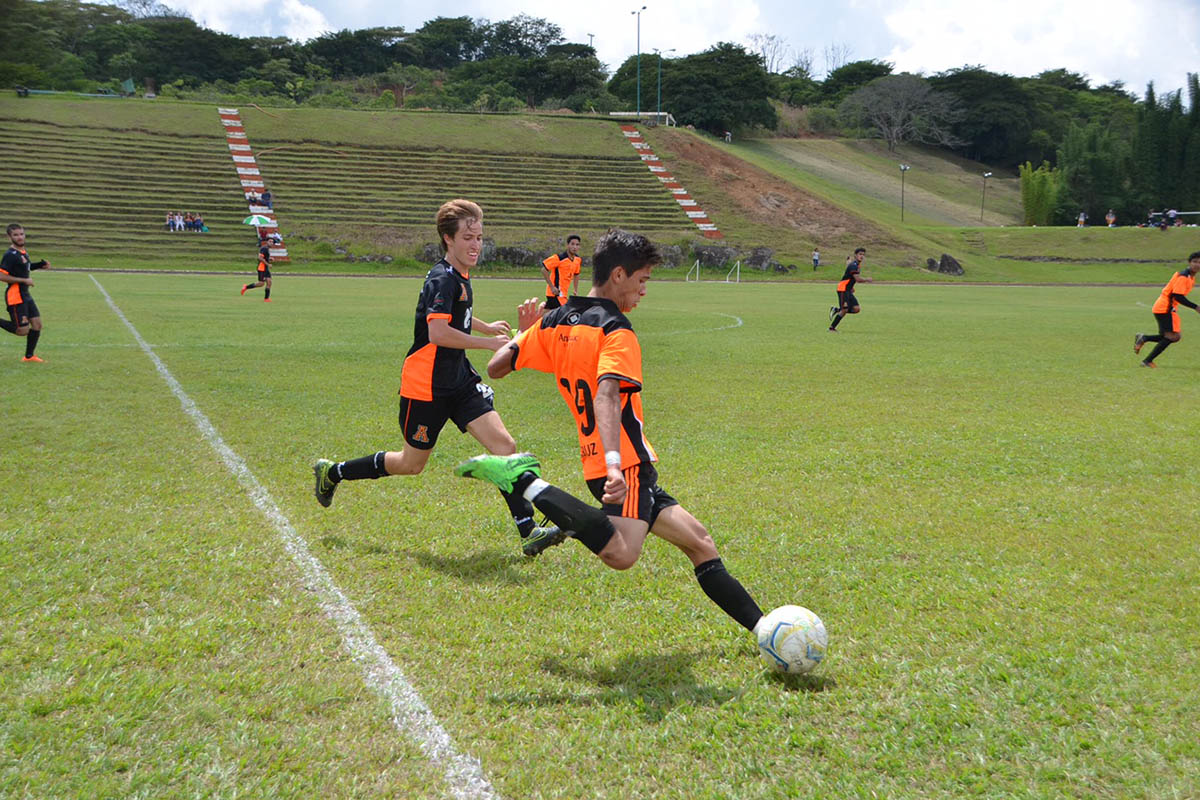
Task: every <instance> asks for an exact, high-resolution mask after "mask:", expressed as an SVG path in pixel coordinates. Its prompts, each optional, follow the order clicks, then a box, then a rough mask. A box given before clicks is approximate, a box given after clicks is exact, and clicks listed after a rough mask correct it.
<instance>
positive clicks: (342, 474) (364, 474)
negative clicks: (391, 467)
mask: <svg viewBox="0 0 1200 800" xmlns="http://www.w3.org/2000/svg"><path fill="white" fill-rule="evenodd" d="M384 455H385V453H384V451H382V450H380V451H379V452H378V453H376V454H375V455H373V456H363V457H362V458H352V459H350V460H349V461H343V462H341V463H340V464H336V465H335V466H334V468H333V469H331V470H330V471H329V477H330V478H333V473H334V471H336V472H337V475H338V478H337V480H340V481H361V480H363V479H370V480H375V479H376V478H385V477H387V474H388V471H387V469H385V468H384V466H383V459H384Z"/></svg>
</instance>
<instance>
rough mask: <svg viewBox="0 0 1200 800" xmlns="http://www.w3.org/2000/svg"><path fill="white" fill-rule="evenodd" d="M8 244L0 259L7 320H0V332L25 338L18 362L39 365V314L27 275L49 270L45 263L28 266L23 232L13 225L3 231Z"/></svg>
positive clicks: (48, 263) (40, 333) (40, 330)
mask: <svg viewBox="0 0 1200 800" xmlns="http://www.w3.org/2000/svg"><path fill="white" fill-rule="evenodd" d="M7 233H8V240H9V242H11V243H12V247H10V248H8V250H7V251H5V253H4V256H3V257H0V282H2V283H4V284H6V286H5V291H4V305H5V306H6V307H7V309H8V317H9V318H8V319H0V328H3V329H4V330H6V331H8V332H9V333H11V334H13V335H15V336H24V337H25V357H24V358H22V359H21V360H22V361H32V362H35V363H38V364H40V363H42V361H43V359H41V358H39V357H37V356H36V355H34V352H33V351H34V350H36V349H37V345H38V339H40V338H41V336H42V312H41V311H39V310H38V307H37V303H35V302H33V295H32V294H30V292H29V290H30V288H31V287H32V286H33V278H31V277H29V273H30V272H32V271H33V270H35V269H50V262H49V261H44V260H43V261H37V262H34V263H32V264H31V263H30V262H29V254H28V253H26V252H25V229H24V228H23V227H21V225H20V224H19V223H16V222H14V223H13V224H11V225H9V226H8V228H7Z"/></svg>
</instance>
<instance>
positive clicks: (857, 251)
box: [854, 247, 867, 255]
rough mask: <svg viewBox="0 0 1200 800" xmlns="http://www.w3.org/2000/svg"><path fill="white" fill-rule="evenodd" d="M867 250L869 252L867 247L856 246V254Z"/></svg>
mask: <svg viewBox="0 0 1200 800" xmlns="http://www.w3.org/2000/svg"><path fill="white" fill-rule="evenodd" d="M866 252H867V248H865V247H856V248H854V255H858V254H859V253H866Z"/></svg>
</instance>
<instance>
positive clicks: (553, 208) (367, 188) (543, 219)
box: [0, 120, 694, 268]
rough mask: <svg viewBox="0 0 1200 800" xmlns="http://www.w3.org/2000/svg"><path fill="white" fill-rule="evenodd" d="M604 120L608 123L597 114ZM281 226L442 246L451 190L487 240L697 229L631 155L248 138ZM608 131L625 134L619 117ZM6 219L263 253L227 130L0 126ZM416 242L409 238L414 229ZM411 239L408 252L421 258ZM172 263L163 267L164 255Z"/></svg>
mask: <svg viewBox="0 0 1200 800" xmlns="http://www.w3.org/2000/svg"><path fill="white" fill-rule="evenodd" d="M597 124H604V123H597ZM250 132H251V135H252V137H253V143H254V149H255V154H256V156H257V158H258V162H259V165H260V167H261V168H262V171H263V175H264V179H265V182H266V185H267V186H268V187H269V188H270V189H271V191H272V193H273V195H274V199H275V203H274V206H275V208H274V210H275V213H276V214H277V215H278V218H279V221H280V226H281V229H282V230H283V231H284V232H285V235H292V236H300V237H303V236H305V235H315V236H320V237H322V238H333V237H336V233H337V231H338V230H339V229H342V228H344V227H347V226H350V227H352V228H353V229H354V231H355V233H356V238H358V239H360V240H361V239H362V238H363V237H366V238H368V239H370V238H372V237H373V236H376V235H377V236H378V239H379V241H380V242H383V243H384V244H381V245H380V246H379V248H376V249H377V250H379V251H383V250H384V249H385V248H386V242H387V241H389V240H395V239H396V237H395V236H394V235H392V234H394V233H395V232H396V231H397V229H402V230H405V231H408V232H409V233H410V234H411V233H413V232H416V234H417V235H424V236H425V238H427V239H428V240H429V241H431V242H432V241H434V235H433V232H432V228H433V215H434V212H435V211H436V209H437V207H438V205H440V204H441V203H442V202H444V201H445V200H447V199H449V198H451V197H457V196H465V197H469V198H471V199H473V200H475V201H477V202H479V203H480V204H481V205H483V207H484V209H485V211H486V214H487V227H488V229H489V235H491V236H496V237H498V238H502V237H503V236H504V235H505V233H506V232H507V233H509V234H511V235H512V236H513V237H518V238H519V237H521V236H524V235H526V233H528V234H530V235H532V234H542V235H544V236H546V237H557V236H561V235H563V234H565V233H566V232H571V231H581V232H583V231H598V230H603V229H604V228H606V227H608V226H610V225H620V226H624V227H629V228H633V229H636V230H639V231H642V232H645V233H647V234H649V235H652V236H656V237H661V238H668V237H670V238H678V237H681V236H684V235H686V234H687V233H688V232H689V229H691V230H694V228H693V227H692V225H691V223H690V222H689V220H688V219H687V217H686V215H685V214H684V213H683V212H681V211H680V208H679V206H678V205H677V203H676V202H675V201H674V200H673V199H672V196H671V194H670V193H669V192H668V191H666V190H664V189H663V188H662V186H661V184H660V182H659V181H657V180H656V179H655V178H654V177H652V176H651V175H650V174H648V173H647V171H646V168H645V166H644V165H643V164H642V163H641V161H640V159H638V158H637V157H636V155H633V154H631V155H630V156H629V157H626V158H621V157H613V156H587V155H533V154H530V155H521V154H512V153H487V152H470V153H464V152H454V151H443V150H435V149H429V148H426V149H421V148H417V147H411V146H400V145H397V146H396V147H394V148H392V147H380V146H350V145H345V144H339V145H338V146H337V147H336V148H330V147H323V146H320V145H317V144H313V143H302V142H294V141H287V140H271V139H265V138H260V137H257V136H253V130H252V129H251V131H250ZM612 135H613V136H614V137H619V136H620V135H621V134H620V131H619V130H618V129H617V127H616V126H615V125H613V126H612ZM0 160H3V162H4V163H5V165H6V168H5V170H3V171H0V189H2V190H3V191H4V195H5V197H7V198H8V199H9V203H8V208H7V214H8V216H9V217H11V218H12V219H17V220H20V221H21V222H22V223H23V224H24V225H26V226H27V227H28V228H29V230H30V241H31V243H36V247H37V249H38V250H39V252H40V251H41V250H43V249H44V250H45V251H47V252H53V253H56V254H58V255H88V256H107V257H112V258H122V259H134V260H142V259H145V260H157V261H160V262H162V261H168V262H177V264H178V266H179V267H180V268H187V267H188V265H189V264H191V263H194V262H197V263H206V264H207V263H216V262H229V263H230V264H231V265H232V264H237V263H241V262H247V261H251V260H253V258H254V255H255V253H256V252H257V244H256V240H255V235H254V229H253V228H250V227H247V226H244V225H242V224H241V220H242V219H243V218H244V217H245V216H246V213H247V211H246V204H245V200H244V198H243V193H242V187H241V185H240V182H239V178H238V175H237V174H236V172H235V170H234V168H233V165H232V164H231V162H230V158H229V150H228V147H227V145H226V142H225V139H224V136H223V132H222V131H221V128H220V126H219V125H218V124H217V123H216V122H215V120H214V123H213V128H212V134H211V136H209V135H172V136H164V135H154V134H150V133H145V132H140V131H137V130H129V129H124V130H119V129H115V128H114V129H112V130H98V129H97V128H96V127H95V126H88V127H84V126H79V127H75V126H72V125H67V124H62V123H61V122H60V123H56V124H50V123H42V122H38V121H32V120H18V121H14V122H12V123H11V124H7V125H6V126H4V127H3V128H2V129H0ZM176 210H178V211H183V212H188V211H195V212H199V213H201V214H203V216H204V219H205V223H206V224H207V225H208V227H209V230H210V232H209V233H202V234H201V233H171V232H167V231H166V230H164V215H165V214H166V212H167V211H176ZM408 238H409V239H412V238H413V237H412V236H409V237H408ZM411 251H412V248H411V246H408V247H407V251H406V252H404V253H396V255H414V254H415V253H413V252H411ZM159 265H160V266H163V264H161V263H160V264H159Z"/></svg>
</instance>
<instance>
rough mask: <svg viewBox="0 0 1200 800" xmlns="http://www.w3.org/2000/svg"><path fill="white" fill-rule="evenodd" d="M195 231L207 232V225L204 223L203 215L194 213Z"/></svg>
mask: <svg viewBox="0 0 1200 800" xmlns="http://www.w3.org/2000/svg"><path fill="white" fill-rule="evenodd" d="M196 233H208V226H207V225H205V224H204V215H203V214H200V213H197V214H196Z"/></svg>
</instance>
